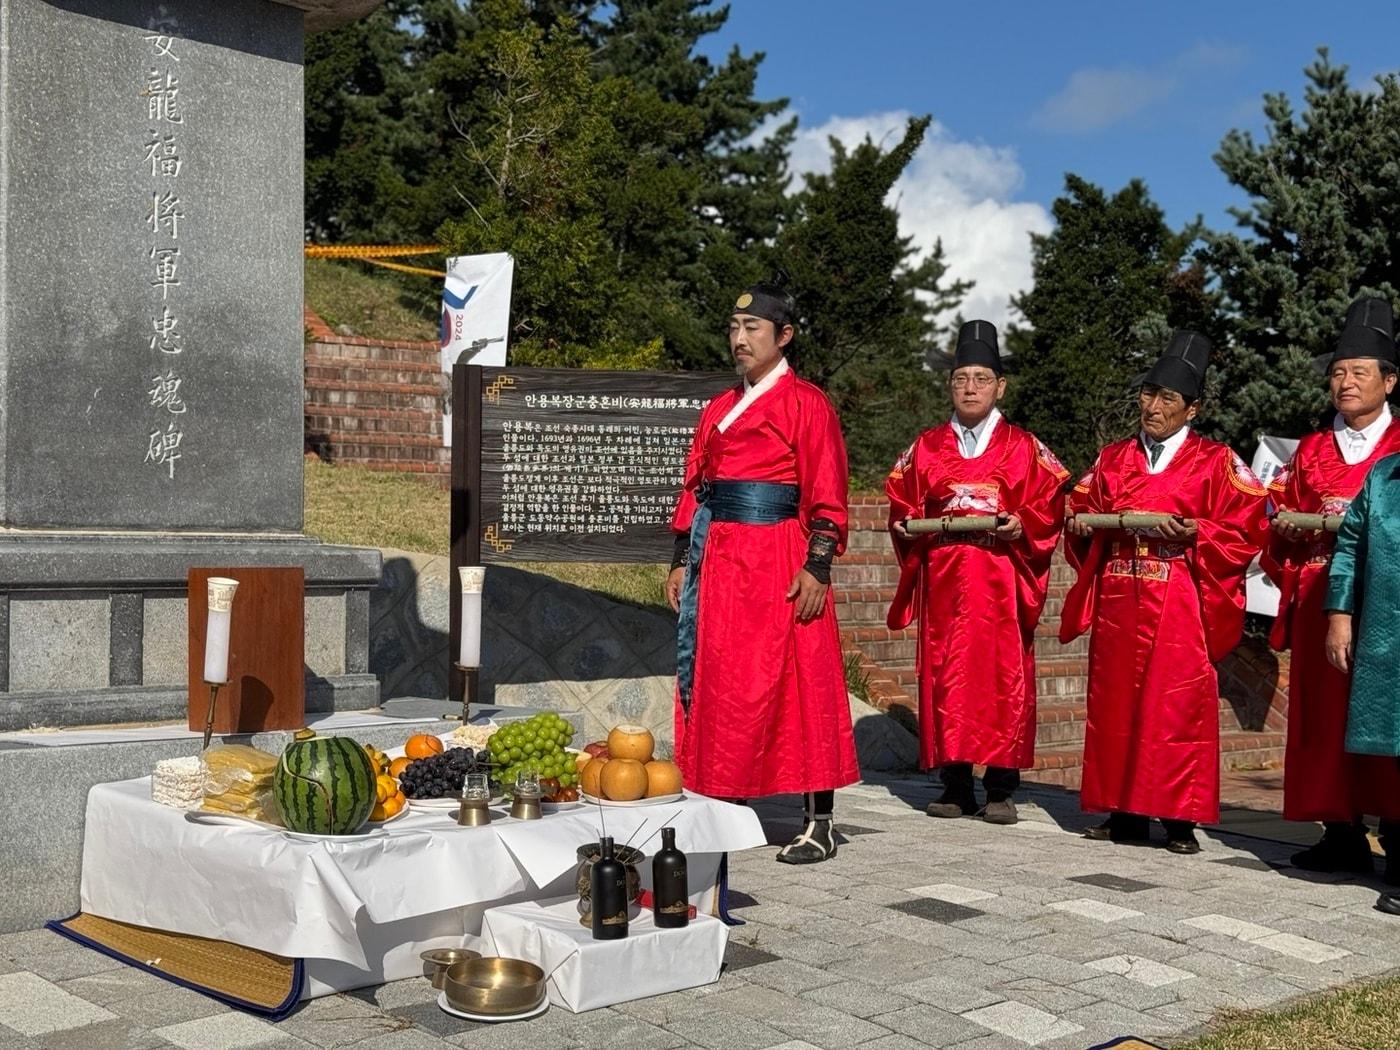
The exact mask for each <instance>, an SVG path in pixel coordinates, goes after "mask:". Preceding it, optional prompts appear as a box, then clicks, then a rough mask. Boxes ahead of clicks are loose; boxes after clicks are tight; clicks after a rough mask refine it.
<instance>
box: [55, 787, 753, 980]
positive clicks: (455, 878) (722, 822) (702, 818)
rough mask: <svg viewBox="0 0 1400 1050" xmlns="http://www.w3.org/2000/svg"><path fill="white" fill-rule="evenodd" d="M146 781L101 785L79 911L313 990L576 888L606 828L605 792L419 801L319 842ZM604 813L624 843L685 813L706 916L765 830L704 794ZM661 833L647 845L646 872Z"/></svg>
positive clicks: (94, 798) (646, 877) (468, 939)
mask: <svg viewBox="0 0 1400 1050" xmlns="http://www.w3.org/2000/svg"><path fill="white" fill-rule="evenodd" d="M150 795H151V783H150V778H149V777H143V778H141V779H139V780H126V781H120V782H117V783H112V784H99V785H98V786H96V787H94V788H93V789H92V790H91V791H90V792H89V794H88V801H87V818H86V830H85V836H84V843H83V870H82V887H81V899H82V909H83V911H85V912H87V913H89V914H92V915H97V916H101V917H103V918H107V919H114V920H116V921H119V922H126V923H134V924H136V925H139V926H147V927H152V928H155V929H158V930H167V931H171V932H178V933H187V934H193V935H195V936H198V937H207V938H212V939H216V940H223V941H230V942H232V943H235V944H242V945H247V946H248V947H252V948H260V949H262V950H264V951H269V952H274V953H276V954H278V955H283V956H287V957H290V958H300V959H304V960H305V961H306V973H307V980H306V990H305V995H306V996H307V997H308V998H309V997H313V996H318V995H326V994H329V993H331V992H335V991H345V990H348V989H351V988H362V987H366V986H370V985H376V984H382V983H383V982H385V981H393V980H399V979H402V978H405V977H413V976H418V975H421V974H422V972H423V970H422V963H421V961H420V960H419V958H418V953H419V952H420V951H421V950H423V949H425V948H436V947H450V946H459V945H464V944H466V945H475V943H476V941H475V939H476V938H477V937H478V935H479V934H480V933H481V931H482V917H483V914H484V913H485V912H486V910H487V909H488V908H492V907H498V906H500V905H502V904H509V903H518V902H523V901H533V900H546V899H550V898H562V897H568V896H573V895H574V893H575V888H574V883H575V871H576V869H577V866H578V859H577V855H576V851H577V849H578V847H580V846H582V845H585V844H587V843H590V842H596V841H597V840H598V837H599V834H600V833H601V830H602V828H601V826H600V822H599V817H600V810H599V809H598V808H597V807H593V806H582V807H579V808H577V809H572V810H566V811H561V812H558V813H552V814H547V815H546V816H545V817H544V818H543V819H542V820H536V821H517V820H511V819H508V818H507V819H500V820H495V821H493V822H492V823H491V824H489V825H487V826H485V827H479V828H464V827H459V826H458V825H457V823H456V815H455V812H451V811H418V810H411V811H410V812H409V813H408V815H406V816H404V817H401V818H399V819H397V820H394V821H392V822H389V823H387V824H385V825H383V826H381V827H377V828H375V829H373V830H371V831H370V832H368V833H366V834H362V835H356V836H348V837H344V838H338V839H334V840H316V841H307V840H305V839H299V838H294V837H292V836H291V835H290V834H289V833H286V832H282V831H279V830H276V829H271V828H265V827H259V826H256V825H252V824H242V825H211V824H206V823H199V822H196V821H195V820H192V819H188V818H187V817H186V815H185V814H184V813H183V812H182V811H180V810H175V809H170V808H168V807H165V806H159V805H156V804H155V803H153V802H152V801H151V799H150ZM601 815H602V819H603V820H604V821H606V825H607V834H609V835H611V836H612V837H613V838H614V839H615V840H616V841H617V842H618V843H625V842H627V841H628V839H629V838H632V839H633V840H634V843H636V844H640V843H642V842H643V841H645V840H646V839H647V838H648V837H649V836H650V835H651V834H652V832H654V831H656V830H657V829H659V828H660V827H661V826H662V825H663V824H669V825H670V826H671V827H674V828H675V829H676V844H677V846H678V847H679V848H680V849H681V850H683V851H684V852H685V853H686V854H687V857H688V860H689V870H690V886H691V889H692V896H691V903H693V904H694V905H695V906H696V908H697V909H698V911H699V912H700V913H701V914H702V915H708V914H713V913H714V912H715V911H716V910H717V908H718V881H719V870H720V863H721V860H722V858H723V855H724V854H725V853H732V852H735V851H737V850H744V849H752V848H754V847H757V846H762V845H764V844H765V841H766V840H765V837H764V834H763V829H762V827H761V826H760V824H759V821H758V818H757V817H756V816H755V815H754V813H753V812H752V811H751V810H750V809H748V808H747V807H744V806H735V805H731V804H729V803H726V802H719V801H716V800H714V799H711V798H706V797H705V796H703V795H690V794H688V795H687V796H686V798H685V799H684V800H683V801H680V802H674V803H665V804H661V805H650V806H639V807H636V808H618V807H609V808H607V809H606V810H605V811H602V814H601ZM659 841H660V837H659V835H658V836H657V837H656V838H653V839H652V840H651V842H650V843H649V844H648V845H647V846H646V847H644V849H645V851H646V852H647V853H648V859H647V860H644V861H643V862H642V863H641V864H640V865H639V869H640V871H641V874H642V876H643V884H644V885H650V881H651V880H650V869H651V865H650V854H651V853H652V852H653V851H654V850H655V849H656V848H657V843H659ZM575 921H576V920H575Z"/></svg>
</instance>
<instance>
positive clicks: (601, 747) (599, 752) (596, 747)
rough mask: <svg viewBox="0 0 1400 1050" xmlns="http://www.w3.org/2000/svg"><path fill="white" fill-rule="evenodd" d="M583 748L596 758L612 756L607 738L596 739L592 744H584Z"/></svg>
mask: <svg viewBox="0 0 1400 1050" xmlns="http://www.w3.org/2000/svg"><path fill="white" fill-rule="evenodd" d="M583 749H584V751H586V752H588V754H590V755H592V756H593V757H594V758H611V757H612V756H611V755H610V754H608V742H607V741H606V740H595V741H593V743H591V744H585V745H583Z"/></svg>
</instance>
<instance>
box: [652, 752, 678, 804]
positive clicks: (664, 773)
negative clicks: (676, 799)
mask: <svg viewBox="0 0 1400 1050" xmlns="http://www.w3.org/2000/svg"><path fill="white" fill-rule="evenodd" d="M646 770H647V798H655V797H656V796H657V795H676V794H679V793H680V790H681V787H682V786H683V785H682V784H681V771H680V767H679V766H677V765H676V764H675V763H674V762H667V761H666V760H665V759H663V758H658V759H655V760H653V761H651V762H648V763H647V765H646Z"/></svg>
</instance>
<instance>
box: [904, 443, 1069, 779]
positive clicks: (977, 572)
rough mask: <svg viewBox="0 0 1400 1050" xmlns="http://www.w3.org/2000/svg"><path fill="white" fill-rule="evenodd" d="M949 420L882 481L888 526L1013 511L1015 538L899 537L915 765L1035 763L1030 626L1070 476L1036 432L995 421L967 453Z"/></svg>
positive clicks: (1032, 636) (1039, 604) (968, 535)
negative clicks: (981, 444)
mask: <svg viewBox="0 0 1400 1050" xmlns="http://www.w3.org/2000/svg"><path fill="white" fill-rule="evenodd" d="M957 442H958V437H957V433H956V431H954V430H953V427H952V425H951V424H949V423H944V424H943V425H942V426H937V427H933V428H932V429H930V430H926V431H924V433H923V434H921V435H920V436H919V438H918V439H917V440H916V441H915V442H914V444H913V445H911V446H910V448H909V450H908V451H907V452H905V453H904V455H902V456H901V457H900V458H899V462H897V463H896V464H895V466H894V470H893V471H892V472H891V473H890V476H889V478H888V479H887V480H886V482H885V493H886V495H887V496H888V497H889V500H890V523H891V524H892V525H893V523H894V522H896V521H900V520H903V519H904V518H925V517H942V516H944V515H956V516H959V517H962V516H966V515H980V514H991V515H995V514H1017V515H1019V516H1020V518H1021V525H1022V529H1023V534H1022V536H1021V538H1020V539H1018V540H1016V541H1015V542H1011V543H1008V542H1006V541H1004V540H999V539H994V538H993V537H992V535H991V534H990V533H986V532H980V533H979V532H974V533H962V534H952V535H945V536H920V537H916V538H913V539H901V538H900V537H898V536H896V535H894V533H893V531H892V532H891V537H892V538H893V540H894V548H895V553H896V555H897V556H898V558H899V563H900V576H899V587H898V589H897V591H896V592H895V598H894V601H893V602H892V603H891V605H890V609H889V614H888V616H887V617H886V623H887V624H888V625H889V627H890V629H891V630H900V629H902V628H905V627H908V626H909V624H910V622H911V621H912V620H913V619H914V618H915V617H916V616H917V617H918V619H919V650H918V652H919V662H918V666H919V764H920V766H921V767H922V768H924V769H931V768H933V767H935V766H940V765H943V764H944V763H947V762H973V763H978V764H986V765H992V766H1002V767H1006V768H1015V769H1029V768H1030V767H1031V766H1032V765H1033V764H1034V762H1035V646H1034V641H1035V625H1036V624H1037V623H1038V622H1039V620H1040V613H1041V610H1042V609H1043V608H1044V607H1045V591H1046V586H1047V584H1048V582H1049V578H1050V556H1051V554H1052V553H1053V552H1054V550H1055V543H1056V541H1057V540H1058V538H1059V535H1060V528H1061V526H1062V524H1063V513H1062V505H1061V502H1060V500H1059V498H1058V493H1059V488H1060V485H1061V484H1062V483H1063V482H1064V481H1065V479H1066V478H1068V477H1069V474H1068V472H1067V471H1066V470H1065V469H1064V467H1063V466H1061V465H1060V462H1059V460H1057V459H1056V458H1055V457H1054V455H1053V454H1052V453H1051V452H1050V450H1049V449H1047V448H1046V447H1045V446H1044V445H1042V444H1041V443H1040V442H1039V441H1038V440H1037V439H1036V438H1035V437H1033V436H1032V435H1031V434H1029V433H1028V432H1026V431H1024V430H1022V429H1021V428H1020V427H1015V426H1012V425H1011V424H1009V423H1007V422H1006V421H1005V420H1004V419H1003V420H998V422H997V424H996V427H995V428H994V429H993V430H992V435H991V438H990V440H989V441H988V444H987V449H986V451H985V452H983V453H982V455H980V456H978V457H977V458H975V459H964V458H963V457H962V455H961V454H960V453H959V451H958V444H957Z"/></svg>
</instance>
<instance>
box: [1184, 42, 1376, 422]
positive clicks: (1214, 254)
mask: <svg viewBox="0 0 1400 1050" xmlns="http://www.w3.org/2000/svg"><path fill="white" fill-rule="evenodd" d="M1305 75H1306V77H1307V81H1308V83H1307V87H1306V89H1305V91H1304V103H1305V105H1304V109H1303V112H1302V113H1300V114H1299V113H1295V112H1294V110H1293V106H1292V104H1291V103H1290V102H1289V100H1288V97H1287V96H1286V95H1284V94H1281V93H1280V94H1271V95H1266V96H1265V98H1264V114H1265V116H1266V117H1267V118H1268V120H1269V127H1268V129H1267V132H1266V135H1265V137H1264V140H1263V141H1256V140H1255V139H1254V137H1253V136H1251V135H1250V134H1249V133H1248V132H1242V131H1232V132H1230V133H1229V134H1228V135H1227V136H1226V137H1225V139H1224V141H1223V142H1222V143H1221V145H1220V150H1219V152H1218V153H1217V154H1216V155H1215V161H1216V164H1217V165H1218V166H1219V167H1220V169H1221V171H1223V172H1224V173H1225V175H1226V177H1227V178H1228V179H1229V180H1230V182H1231V183H1233V184H1234V185H1235V186H1237V187H1239V188H1240V189H1242V190H1244V191H1245V192H1246V193H1247V194H1248V195H1249V196H1250V204H1249V206H1248V207H1246V208H1239V209H1234V210H1233V212H1232V214H1233V215H1234V216H1235V218H1236V220H1237V223H1238V226H1239V232H1236V233H1221V234H1213V235H1208V236H1207V238H1206V242H1207V245H1206V249H1205V251H1204V252H1203V258H1204V260H1205V261H1206V263H1207V264H1208V266H1209V267H1210V271H1211V273H1212V274H1213V275H1214V276H1215V277H1216V278H1217V279H1218V280H1219V283H1220V288H1221V290H1222V291H1223V292H1224V295H1225V299H1226V303H1227V305H1228V306H1229V308H1230V313H1231V334H1232V335H1233V344H1234V345H1233V348H1232V350H1231V351H1230V353H1229V354H1228V355H1226V356H1225V357H1224V359H1223V360H1222V364H1223V365H1224V368H1223V369H1222V371H1223V377H1222V387H1223V389H1224V390H1226V391H1228V393H1229V397H1228V399H1227V400H1222V401H1221V402H1220V403H1219V404H1218V406H1217V407H1216V409H1215V410H1214V411H1213V412H1212V413H1211V419H1210V424H1211V426H1212V427H1213V428H1214V430H1215V431H1216V432H1217V433H1218V434H1219V435H1220V436H1222V437H1224V438H1226V439H1228V440H1230V441H1231V442H1232V443H1234V444H1235V445H1236V447H1238V448H1241V449H1245V448H1252V447H1253V445H1254V442H1255V440H1256V438H1257V436H1258V435H1259V434H1260V433H1263V432H1265V431H1267V432H1269V433H1273V434H1282V435H1285V436H1297V435H1299V434H1302V433H1304V432H1305V431H1307V430H1308V429H1311V428H1312V427H1313V426H1315V425H1317V423H1318V415H1319V413H1320V412H1321V411H1322V410H1324V409H1325V407H1326V405H1327V398H1326V393H1325V390H1324V387H1323V383H1322V381H1321V379H1320V377H1319V375H1318V373H1317V372H1316V371H1314V370H1313V369H1312V368H1311V367H1310V364H1309V362H1310V359H1311V358H1313V357H1315V356H1317V355H1321V354H1324V353H1327V352H1328V351H1330V350H1331V348H1332V346H1333V344H1334V343H1335V341H1336V337H1337V334H1338V332H1339V331H1340V328H1341V321H1342V318H1343V316H1344V315H1345V312H1346V307H1347V305H1348V303H1350V302H1351V301H1352V300H1353V299H1354V298H1355V297H1357V296H1358V295H1361V294H1363V293H1371V294H1377V295H1382V296H1385V297H1387V298H1388V299H1390V300H1391V302H1392V303H1395V302H1396V301H1397V299H1400V79H1397V77H1396V76H1395V75H1394V74H1387V75H1385V76H1381V77H1377V78H1376V82H1375V84H1374V85H1373V86H1368V87H1366V88H1353V87H1351V86H1350V85H1349V83H1348V80H1347V69H1346V67H1345V66H1339V65H1333V64H1332V62H1331V60H1330V59H1329V58H1328V54H1327V51H1326V49H1325V48H1324V49H1321V50H1320V51H1319V57H1318V59H1317V61H1316V62H1314V63H1313V64H1312V65H1310V66H1309V67H1308V68H1307V69H1306V70H1305Z"/></svg>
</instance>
